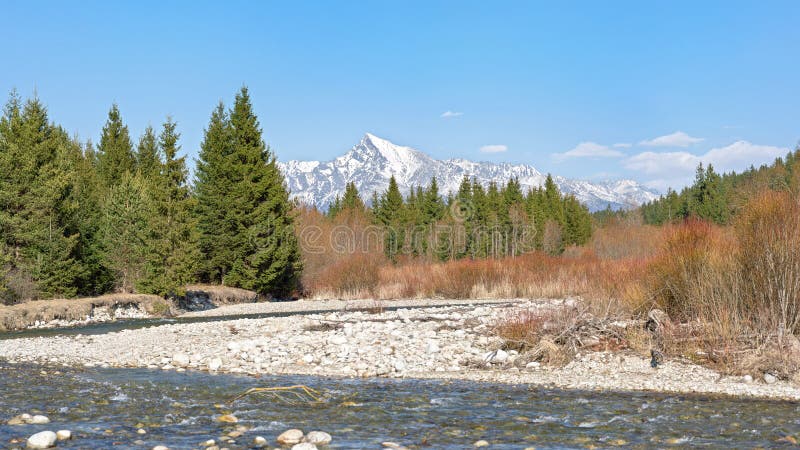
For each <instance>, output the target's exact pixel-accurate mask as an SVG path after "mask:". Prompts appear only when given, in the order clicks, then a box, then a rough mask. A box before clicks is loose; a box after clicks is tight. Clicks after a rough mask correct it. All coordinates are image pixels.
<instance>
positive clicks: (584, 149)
mask: <svg viewBox="0 0 800 450" xmlns="http://www.w3.org/2000/svg"><path fill="white" fill-rule="evenodd" d="M621 156H625V155H624V154H623V153H622V152H620V151H619V150H614V149H612V148H610V147H609V146H607V145H601V144H598V143H597V142H581V143H580V144H578V145H577V146H575V148H573V149H572V150H569V151H566V152H564V153H554V154H553V157H554V158H555V159H556V160H557V161H563V160H565V159H569V158H619V157H621Z"/></svg>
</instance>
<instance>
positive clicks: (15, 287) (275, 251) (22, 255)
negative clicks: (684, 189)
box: [0, 87, 592, 304]
mask: <svg viewBox="0 0 800 450" xmlns="http://www.w3.org/2000/svg"><path fill="white" fill-rule="evenodd" d="M180 137H181V136H180V131H179V128H178V123H177V122H176V121H175V120H174V119H173V118H171V117H167V118H166V120H164V122H163V124H162V125H161V126H160V127H159V128H158V129H155V128H153V127H147V128H146V129H145V130H144V132H143V133H142V135H141V136H139V137H138V139H135V138H134V137H132V136H131V135H130V132H129V130H128V127H127V126H126V125H125V122H124V120H123V116H122V113H121V112H120V110H119V108H118V107H117V105H112V106H111V108H110V110H109V112H108V117H107V119H106V122H105V125H104V126H103V128H102V135H101V137H100V140H99V142H97V143H96V144H94V143H92V142H91V141H88V142H81V141H79V140H77V139H76V138H74V137H71V136H70V135H69V133H68V132H67V131H66V130H65V129H63V128H62V127H60V126H59V125H58V124H57V123H55V121H53V120H52V119H51V118H50V117H49V116H48V113H47V108H46V107H45V105H44V103H43V102H42V101H41V100H40V99H38V98H32V99H27V100H23V99H21V98H20V97H19V96H18V95H17V94H16V93H12V94H11V95H10V98H9V100H8V102H7V103H6V105H5V108H4V111H3V116H2V119H0V174H2V177H1V178H0V249H2V250H1V251H0V258H2V259H0V299H2V302H3V303H6V304H10V303H17V302H20V301H25V300H30V299H46V298H72V297H79V296H96V295H101V294H104V293H109V292H121V293H144V294H156V295H160V296H164V297H176V296H181V295H183V293H184V290H185V286H186V285H187V284H191V283H197V282H201V283H209V284H221V285H226V286H233V287H239V288H244V289H249V290H253V291H256V292H258V293H259V294H262V295H266V296H270V297H285V296H289V295H292V294H293V293H296V292H300V291H302V286H300V282H301V273H302V269H303V256H302V252H301V248H300V243H299V242H298V238H297V229H296V228H297V224H295V219H296V216H297V215H298V208H299V205H295V204H293V203H292V202H291V201H290V199H289V192H288V190H287V188H286V186H285V183H284V179H283V176H282V174H281V172H280V170H279V168H278V165H277V163H276V159H275V155H274V154H273V152H272V151H271V150H270V148H269V147H268V146H267V145H266V144H265V141H264V139H263V136H262V129H261V125H260V124H259V121H258V118H257V117H256V115H255V113H254V112H253V105H252V103H251V100H250V96H249V93H248V90H247V88H246V87H243V88H242V89H241V90H240V91H239V92H238V94H237V95H236V97H235V100H234V104H233V106H232V107H231V108H227V107H226V106H225V105H224V104H223V103H220V104H219V105H217V106H216V107H215V108H214V109H213V110H212V112H211V116H210V119H209V122H208V125H207V127H206V129H205V135H204V139H203V142H202V144H201V148H200V149H199V154H198V160H197V164H196V170H195V173H194V177H193V179H192V177H191V175H190V173H189V168H188V164H187V161H186V158H185V157H183V156H178V155H179V154H180V153H181V150H182V149H181V140H180ZM354 211H355V212H358V213H359V214H363V216H364V217H365V218H366V220H368V221H369V222H370V224H371V226H372V227H373V229H378V230H379V234H380V240H381V241H382V248H383V253H384V254H385V256H386V257H387V259H388V260H389V261H393V262H397V261H398V259H399V258H401V257H402V258H408V257H412V258H422V259H425V260H428V261H431V260H432V261H446V260H456V259H464V258H468V259H480V258H489V257H493V258H497V257H505V256H516V255H520V254H522V253H524V252H527V251H531V250H543V251H545V252H547V253H550V254H554V255H556V254H560V253H561V252H563V251H564V249H565V248H566V247H568V246H570V245H581V244H584V243H586V242H587V241H588V239H589V237H590V235H591V230H592V226H591V216H590V215H589V212H588V210H587V209H586V208H585V207H584V206H583V205H581V204H580V203H579V202H578V201H577V200H576V199H575V198H574V197H572V196H563V195H562V194H561V193H560V192H559V191H558V188H557V186H556V185H555V183H554V182H553V180H552V178H551V177H549V176H548V178H547V180H546V183H545V184H544V186H542V187H541V188H538V189H533V190H530V191H528V192H523V191H522V190H521V188H520V185H519V182H518V181H517V180H514V179H512V180H509V181H508V182H507V183H506V184H504V185H497V184H495V183H492V184H490V185H489V186H482V185H480V184H478V183H476V182H474V181H473V180H470V179H467V178H465V179H464V180H463V182H462V184H461V186H460V188H459V189H458V192H455V193H450V194H443V193H440V192H439V189H438V186H437V181H436V179H433V180H431V183H430V185H429V186H425V187H423V186H420V187H418V188H416V189H414V190H412V192H410V193H409V194H408V195H407V196H403V194H401V192H400V191H399V190H398V187H397V184H396V182H394V179H392V180H391V182H390V185H389V187H388V189H387V190H386V191H385V192H383V193H375V194H374V195H373V197H372V198H371V199H370V200H365V199H363V198H362V197H361V196H360V195H359V193H358V192H357V190H356V188H355V185H354V184H352V183H351V184H350V185H349V186H348V189H347V191H346V192H345V195H344V197H343V198H341V199H337V200H336V202H335V203H334V204H333V205H332V206H331V207H330V209H329V211H327V216H328V219H334V218H335V217H336V216H337V215H339V214H343V213H347V214H353V213H354ZM320 220H325V219H324V218H321V219H320ZM304 225H305V226H307V225H308V224H307V223H306V224H304Z"/></svg>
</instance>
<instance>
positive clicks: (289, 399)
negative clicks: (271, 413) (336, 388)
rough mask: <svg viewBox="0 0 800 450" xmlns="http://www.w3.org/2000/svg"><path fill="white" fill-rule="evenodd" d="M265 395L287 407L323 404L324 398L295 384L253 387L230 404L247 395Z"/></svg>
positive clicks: (309, 389) (306, 387) (305, 387)
mask: <svg viewBox="0 0 800 450" xmlns="http://www.w3.org/2000/svg"><path fill="white" fill-rule="evenodd" d="M253 394H265V395H269V396H270V397H272V398H274V399H276V400H278V401H280V402H283V403H286V404H287V405H292V406H295V405H300V404H319V403H325V400H324V396H323V394H322V393H320V392H319V391H317V390H316V389H312V388H310V387H308V386H305V385H302V384H297V385H294V386H278V387H255V388H250V389H248V390H246V391H245V392H243V393H241V394H239V395H237V396H236V397H235V398H234V399H233V400H231V403H233V402H235V401H237V400H241V399H242V398H244V397H247V396H248V395H253Z"/></svg>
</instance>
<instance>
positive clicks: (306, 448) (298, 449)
mask: <svg viewBox="0 0 800 450" xmlns="http://www.w3.org/2000/svg"><path fill="white" fill-rule="evenodd" d="M292 450H317V446H316V445H314V444H312V443H310V442H301V443H299V444H295V445H293V446H292Z"/></svg>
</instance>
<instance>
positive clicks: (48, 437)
mask: <svg viewBox="0 0 800 450" xmlns="http://www.w3.org/2000/svg"><path fill="white" fill-rule="evenodd" d="M57 440H58V436H56V434H55V433H53V432H52V431H41V432H39V433H36V434H34V435H33V436H31V437H29V438H28V448H51V447H55V446H56V441H57Z"/></svg>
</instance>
